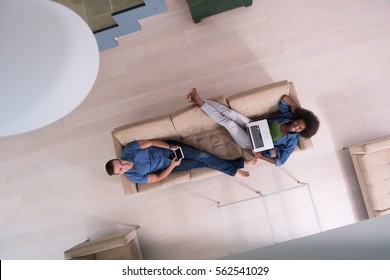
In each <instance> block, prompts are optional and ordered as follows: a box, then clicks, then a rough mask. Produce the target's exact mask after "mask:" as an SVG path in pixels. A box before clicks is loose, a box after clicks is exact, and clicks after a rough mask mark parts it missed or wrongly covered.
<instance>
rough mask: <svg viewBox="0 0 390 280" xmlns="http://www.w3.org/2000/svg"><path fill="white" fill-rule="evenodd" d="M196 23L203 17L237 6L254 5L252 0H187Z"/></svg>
mask: <svg viewBox="0 0 390 280" xmlns="http://www.w3.org/2000/svg"><path fill="white" fill-rule="evenodd" d="M187 3H188V6H189V8H190V12H191V16H192V19H193V20H194V22H195V23H198V22H200V21H201V20H202V19H203V18H205V17H209V16H212V15H215V14H218V13H222V12H225V11H228V10H231V9H234V8H237V7H241V6H245V7H249V6H251V5H252V0H187Z"/></svg>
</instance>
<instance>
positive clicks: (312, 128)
mask: <svg viewBox="0 0 390 280" xmlns="http://www.w3.org/2000/svg"><path fill="white" fill-rule="evenodd" d="M293 119H294V120H300V119H302V120H304V121H305V123H306V128H305V129H304V130H302V131H301V132H300V133H299V134H300V135H301V136H302V137H303V138H310V137H312V136H313V135H314V134H316V133H317V131H318V128H319V127H320V121H319V120H318V117H317V116H316V115H314V113H313V112H312V111H310V110H306V109H303V108H296V109H295V110H294V112H293Z"/></svg>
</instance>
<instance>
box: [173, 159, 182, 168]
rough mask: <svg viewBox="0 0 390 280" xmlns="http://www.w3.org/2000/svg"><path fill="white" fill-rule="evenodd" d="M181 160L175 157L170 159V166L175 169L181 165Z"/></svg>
mask: <svg viewBox="0 0 390 280" xmlns="http://www.w3.org/2000/svg"><path fill="white" fill-rule="evenodd" d="M181 160H182V159H179V160H178V159H177V157H175V158H174V159H172V162H171V166H173V168H175V167H176V166H179V165H180V164H181Z"/></svg>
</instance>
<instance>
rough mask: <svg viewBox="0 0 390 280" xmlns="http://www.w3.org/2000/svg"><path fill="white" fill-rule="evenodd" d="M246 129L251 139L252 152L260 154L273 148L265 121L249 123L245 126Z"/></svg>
mask: <svg viewBox="0 0 390 280" xmlns="http://www.w3.org/2000/svg"><path fill="white" fill-rule="evenodd" d="M246 129H247V131H248V135H249V137H250V139H251V143H252V150H253V151H254V152H261V151H265V150H269V149H273V148H274V143H273V141H272V136H271V132H270V130H269V126H268V122H267V120H259V121H254V122H250V123H248V124H247V125H246Z"/></svg>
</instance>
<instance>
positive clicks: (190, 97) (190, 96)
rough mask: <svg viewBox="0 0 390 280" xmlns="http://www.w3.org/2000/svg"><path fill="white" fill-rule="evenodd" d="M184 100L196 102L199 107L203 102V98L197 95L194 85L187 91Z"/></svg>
mask: <svg viewBox="0 0 390 280" xmlns="http://www.w3.org/2000/svg"><path fill="white" fill-rule="evenodd" d="M186 101H187V102H190V103H193V104H196V105H198V106H199V107H201V106H202V105H203V104H204V100H203V99H202V98H201V97H200V96H199V94H198V91H197V90H196V88H195V86H193V87H192V89H191V90H190V91H189V92H188V94H187V98H186Z"/></svg>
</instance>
